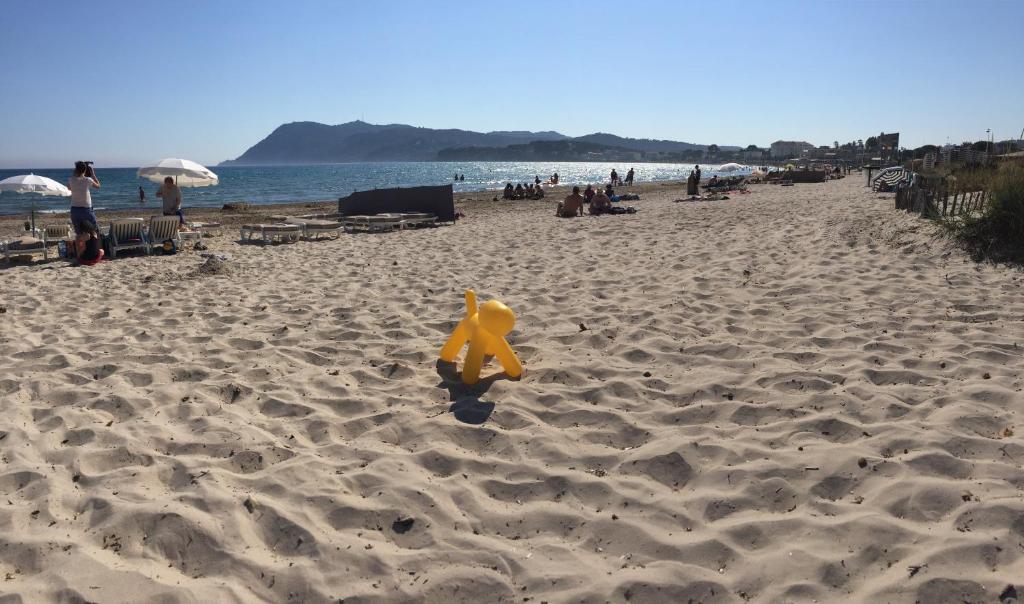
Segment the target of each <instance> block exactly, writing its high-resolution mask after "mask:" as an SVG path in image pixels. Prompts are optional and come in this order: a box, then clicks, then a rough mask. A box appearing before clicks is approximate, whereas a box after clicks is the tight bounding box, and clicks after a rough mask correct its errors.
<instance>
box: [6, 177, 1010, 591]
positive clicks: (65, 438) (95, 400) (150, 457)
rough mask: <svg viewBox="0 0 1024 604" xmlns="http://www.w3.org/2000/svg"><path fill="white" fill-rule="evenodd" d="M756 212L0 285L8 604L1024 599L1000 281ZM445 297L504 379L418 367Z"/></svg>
mask: <svg viewBox="0 0 1024 604" xmlns="http://www.w3.org/2000/svg"><path fill="white" fill-rule="evenodd" d="M751 191H752V192H751V193H750V194H747V195H736V196H734V197H733V198H732V199H730V200H728V201H717V202H704V203H689V202H688V203H673V202H672V200H673V199H675V198H676V197H679V196H681V194H682V188H681V187H669V186H664V185H660V184H651V185H647V186H646V187H645V188H644V189H643V193H642V195H643V199H642V201H639V202H629V203H630V204H631V205H635V206H636V207H638V208H639V209H640V211H639V213H637V214H635V215H627V216H602V217H586V218H581V219H572V220H563V219H556V218H555V217H554V216H553V211H554V201H555V200H554V199H550V198H549V199H548V200H546V201H544V202H498V203H492V202H489V201H480V200H484V199H489V198H490V196H491V195H490V194H477V195H476V196H475V199H476V201H470V199H474V197H472V196H463V197H460V202H459V205H460V207H461V208H462V209H463V210H464V211H465V212H466V214H467V217H466V218H465V219H464V220H460V221H459V222H458V224H457V225H455V226H451V227H442V228H436V229H419V230H408V231H403V232H395V233H387V234H379V235H344V236H342V237H341V238H340V239H339V240H336V241H322V242H300V243H297V244H293V245H279V246H268V247H266V248H261V247H259V246H249V245H239V244H237V243H235V241H234V240H235V237H236V235H237V231H233V230H229V231H226V232H225V233H224V234H223V236H221V237H215V238H211V239H208V240H207V243H208V245H209V246H210V248H211V249H210V251H211V252H214V253H222V254H228V255H229V256H230V258H229V259H228V260H227V261H226V262H225V263H224V265H223V266H222V267H219V268H211V267H207V268H202V264H203V260H204V259H203V258H201V257H200V256H199V254H197V253H196V252H194V251H187V252H185V253H181V254H178V255H176V256H172V257H140V256H135V257H125V258H123V259H122V258H119V259H118V260H116V261H112V262H104V263H101V264H100V265H98V266H96V267H92V268H74V267H69V266H66V265H65V264H64V263H63V262H51V263H38V264H32V265H25V264H15V265H14V266H13V267H10V268H7V267H3V266H0V292H2V293H0V307H2V308H0V311H2V313H3V314H0V326H2V329H0V367H2V370H0V416H2V417H3V421H2V422H0V454H2V459H0V462H2V463H0V531H2V532H0V577H2V578H3V581H0V594H7V595H6V596H4V597H2V598H0V601H2V602H4V603H8V602H37V601H62V602H80V601H93V602H103V603H107V602H140V601H153V602H231V601H238V602H253V601H272V602H327V601H338V600H342V601H344V602H385V601H386V602H391V601H396V602H397V601H401V602H438V603H441V602H474V603H476V602H530V603H534V604H538V603H540V602H550V603H555V602H595V603H596V602H606V601H611V602H626V601H628V602H631V603H637V602H687V601H693V602H745V601H751V602H811V601H818V602H837V601H862V602H915V601H920V602H928V603H933V602H999V601H1000V594H1004V595H1009V593H1010V591H1009V590H1008V589H1007V587H1008V586H1015V589H1016V593H1018V594H1019V593H1024V579H1022V577H1024V470H1022V467H1021V464H1022V463H1024V440H1022V438H1021V435H1024V422H1022V419H1021V414H1022V412H1024V394H1022V388H1024V376H1022V370H1024V360H1022V354H1021V353H1022V348H1021V347H1024V323H1022V317H1024V288H1022V285H1024V275H1022V273H1020V272H1018V271H1014V270H1011V269H1007V268H1003V267H996V266H991V265H978V264H975V263H973V262H971V261H969V260H968V259H967V258H966V257H965V256H964V255H963V254H962V253H961V252H959V251H957V250H955V249H953V248H952V247H951V246H949V245H948V244H947V243H946V242H945V241H943V240H942V239H940V238H937V237H936V236H935V235H934V233H933V231H932V228H931V227H930V226H929V225H928V224H927V223H925V222H924V221H921V220H919V219H916V218H914V217H911V216H908V215H905V214H902V213H898V212H895V211H894V210H893V209H892V205H893V202H892V197H891V196H889V195H878V194H874V193H871V192H870V191H869V190H868V189H866V188H865V187H864V186H863V177H862V176H858V175H856V174H854V175H852V176H851V177H849V178H846V179H844V180H840V181H834V182H827V183H822V184H805V185H797V186H795V187H787V188H782V187H777V186H770V185H755V186H752V187H751ZM260 211H264V210H260ZM266 211H269V210H266ZM101 218H102V217H101ZM9 224H13V222H11V221H9ZM469 287H472V288H474V289H475V290H476V291H477V293H478V295H479V296H480V298H481V300H482V301H483V300H488V299H492V298H496V299H499V300H501V301H503V302H504V303H506V304H507V305H509V306H510V307H511V308H512V309H513V310H514V311H515V312H516V314H517V325H516V328H515V330H514V331H513V333H512V334H511V336H510V338H509V340H510V342H511V343H512V345H513V347H514V348H515V350H516V351H517V352H518V354H519V356H520V358H521V359H522V361H523V362H524V364H525V367H526V374H525V375H524V377H523V378H522V379H521V380H518V381H512V380H508V379H506V378H505V377H504V376H502V375H500V373H499V371H500V370H499V368H498V366H497V364H496V363H495V362H491V363H488V364H487V365H485V367H484V376H485V379H484V380H483V381H482V382H481V383H480V384H478V385H477V386H475V387H465V386H463V385H462V384H461V383H460V381H459V379H458V375H457V373H456V369H455V368H454V367H452V366H451V365H448V364H444V363H439V362H438V361H437V353H438V350H439V349H440V347H441V345H442V343H443V342H444V340H445V339H446V338H447V336H448V335H449V333H450V332H451V330H452V328H453V327H454V326H455V325H456V323H457V321H458V320H459V319H460V318H461V316H462V313H463V291H464V290H465V289H466V288H469Z"/></svg>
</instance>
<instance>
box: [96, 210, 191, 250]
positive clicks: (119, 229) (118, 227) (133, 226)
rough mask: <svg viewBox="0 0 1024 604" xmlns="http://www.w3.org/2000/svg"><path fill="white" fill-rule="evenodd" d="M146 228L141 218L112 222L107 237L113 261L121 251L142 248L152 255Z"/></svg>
mask: <svg viewBox="0 0 1024 604" xmlns="http://www.w3.org/2000/svg"><path fill="white" fill-rule="evenodd" d="M175 220H177V218H175ZM145 226H146V225H145V222H143V220H142V219H141V218H122V219H120V220H114V221H113V222H111V223H110V232H109V234H108V236H107V238H108V241H109V243H108V247H109V248H110V257H111V259H113V258H117V252H118V251H120V250H132V249H138V248H142V250H144V251H145V252H146V253H147V254H148V253H150V248H149V240H148V239H147V238H146V229H145ZM161 243H162V242H161Z"/></svg>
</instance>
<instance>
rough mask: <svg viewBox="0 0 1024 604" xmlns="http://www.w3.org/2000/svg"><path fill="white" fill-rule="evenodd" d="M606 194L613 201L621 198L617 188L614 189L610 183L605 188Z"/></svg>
mask: <svg viewBox="0 0 1024 604" xmlns="http://www.w3.org/2000/svg"><path fill="white" fill-rule="evenodd" d="M604 194H605V195H606V196H607V197H608V199H610V200H611V201H618V200H619V196H618V195H616V194H615V189H613V188H612V186H611V185H608V186H607V187H605V188H604Z"/></svg>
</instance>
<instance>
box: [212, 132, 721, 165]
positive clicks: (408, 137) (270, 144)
mask: <svg viewBox="0 0 1024 604" xmlns="http://www.w3.org/2000/svg"><path fill="white" fill-rule="evenodd" d="M539 143H560V144H555V145H543V144H539ZM570 143H571V144H570ZM705 148H706V147H705V146H704V145H696V144H692V143H684V142H676V141H665V140H650V139H635V138H623V137H620V136H615V135H614V134H605V133H596V134H588V135H586V136H581V137H577V138H570V137H568V136H565V135H564V134H560V133H558V132H552V131H547V132H529V131H519V130H517V131H495V132H472V131H469V130H456V129H447V130H437V129H433V128H417V127H415V126H407V125H405V124H386V125H377V124H367V123H366V122H362V121H354V122H348V123H346V124H338V125H335V126H330V125H327V124H320V123H317V122H292V123H290V124H284V125H282V126H279V127H278V128H277V129H275V130H274V131H273V132H271V133H270V135H269V136H267V137H266V138H265V139H263V140H261V141H260V142H258V143H256V144H255V145H253V146H252V147H250V148H249V149H248V150H247V151H246V152H245V153H243V154H242V155H240V156H239V157H238V158H237V159H234V160H228V161H225V162H222V163H221V165H260V164H264V165H265V164H315V163H343V162H361V161H438V160H441V161H445V160H456V159H457V160H460V161H463V160H473V159H479V160H484V159H490V158H494V159H501V160H508V161H513V160H530V159H533V160H537V161H551V160H554V158H556V157H558V158H564V159H565V160H566V161H586V160H588V159H590V160H594V161H601V160H617V159H636V160H642V159H649V160H657V159H669V158H674V157H676V156H679V157H681V156H683V155H692V154H695V153H699V152H703V151H704V149H705ZM728 149H731V147H722V150H728Z"/></svg>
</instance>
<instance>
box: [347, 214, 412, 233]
mask: <svg viewBox="0 0 1024 604" xmlns="http://www.w3.org/2000/svg"><path fill="white" fill-rule="evenodd" d="M342 224H344V226H345V230H347V231H350V232H351V231H356V230H358V229H364V230H366V231H367V232H370V233H374V232H378V231H393V230H395V229H400V228H402V227H403V220H402V214H368V215H365V216H346V217H344V218H343V219H342Z"/></svg>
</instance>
